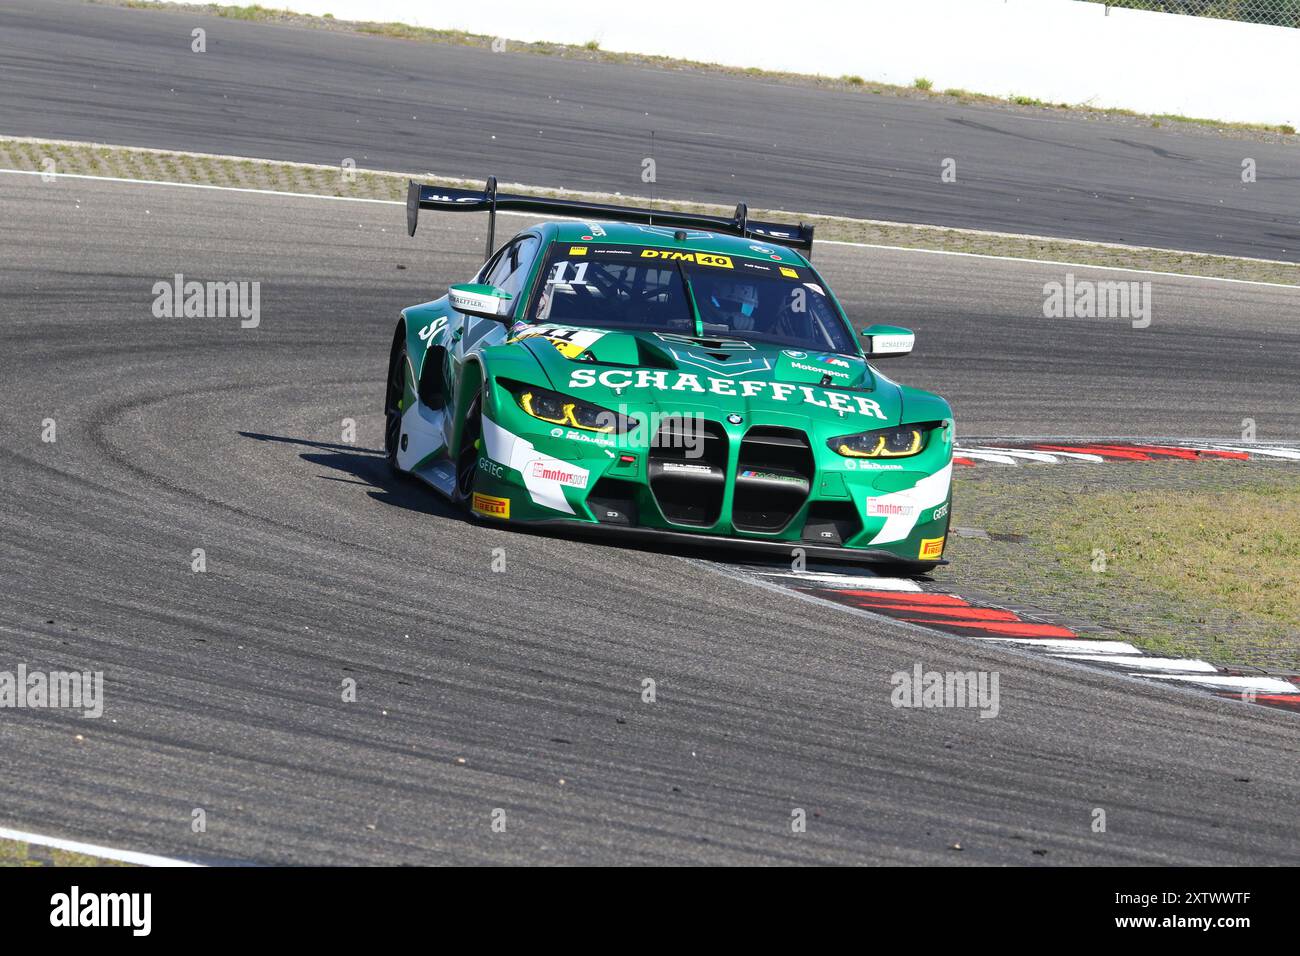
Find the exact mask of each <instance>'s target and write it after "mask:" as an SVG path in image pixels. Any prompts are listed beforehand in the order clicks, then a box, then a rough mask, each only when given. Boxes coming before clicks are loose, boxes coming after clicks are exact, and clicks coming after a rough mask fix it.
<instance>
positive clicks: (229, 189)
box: [0, 169, 406, 206]
mask: <svg viewBox="0 0 1300 956" xmlns="http://www.w3.org/2000/svg"><path fill="white" fill-rule="evenodd" d="M0 173H9V174H10V175H13V176H49V175H51V174H50V173H43V172H39V171H37V170H34V169H0ZM53 176H54V179H53V180H51V182H58V181H59V180H60V179H88V180H91V181H93V182H101V183H130V184H132V185H136V186H175V187H177V188H179V189H212V190H215V191H217V192H226V193H261V194H262V195H263V196H292V197H294V198H296V199H336V200H338V201H339V202H368V203H377V204H378V205H381V206H405V205H406V203H404V202H401V201H400V200H397V199H363V198H361V197H360V196H326V195H324V194H323V193H291V192H283V191H281V190H278V189H252V188H251V187H248V186H211V185H208V184H207V183H173V182H169V181H165V180H159V179H124V178H122V177H120V176H91V175H88V174H86V173H54V174H53Z"/></svg>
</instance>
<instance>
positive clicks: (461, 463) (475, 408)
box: [456, 390, 483, 502]
mask: <svg viewBox="0 0 1300 956" xmlns="http://www.w3.org/2000/svg"><path fill="white" fill-rule="evenodd" d="M482 447H483V392H482V391H481V390H480V391H478V392H475V393H474V397H473V398H472V399H471V400H470V403H469V408H467V409H466V410H465V421H464V423H463V424H462V425H461V428H460V447H459V449H458V451H457V453H456V492H457V494H458V495H459V497H460V500H461V501H462V502H466V501H468V500H469V496H470V492H471V491H473V489H474V475H475V474H476V473H477V471H478V456H479V452H480V450H481V449H482Z"/></svg>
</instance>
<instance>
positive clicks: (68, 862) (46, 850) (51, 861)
mask: <svg viewBox="0 0 1300 956" xmlns="http://www.w3.org/2000/svg"><path fill="white" fill-rule="evenodd" d="M0 866H130V864H128V863H121V862H119V861H117V860H103V859H100V858H99V857H96V856H86V855H85V854H84V853H70V852H69V851H67V850H56V849H54V848H52V847H47V846H37V845H35V844H32V843H21V842H19V841H17V840H0Z"/></svg>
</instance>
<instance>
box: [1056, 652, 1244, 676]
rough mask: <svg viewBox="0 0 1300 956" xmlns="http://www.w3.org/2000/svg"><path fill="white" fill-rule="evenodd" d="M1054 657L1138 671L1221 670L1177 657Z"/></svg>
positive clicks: (1204, 662) (1075, 655)
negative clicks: (1119, 665) (1117, 665)
mask: <svg viewBox="0 0 1300 956" xmlns="http://www.w3.org/2000/svg"><path fill="white" fill-rule="evenodd" d="M1053 656H1054V657H1066V658H1069V659H1070V660H1072V661H1105V662H1106V663H1107V664H1123V665H1124V666H1125V667H1136V668H1137V669H1138V670H1153V671H1183V672H1186V673H1189V674H1190V673H1201V674H1217V673H1218V672H1219V669H1218V668H1217V667H1215V666H1214V665H1213V664H1211V663H1209V662H1207V661H1198V660H1191V659H1188V658H1175V657H1142V656H1136V655H1135V656H1130V655H1127V654H1121V655H1119V656H1116V655H1114V654H1054V655H1053Z"/></svg>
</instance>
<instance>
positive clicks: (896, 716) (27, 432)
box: [0, 176, 1300, 864]
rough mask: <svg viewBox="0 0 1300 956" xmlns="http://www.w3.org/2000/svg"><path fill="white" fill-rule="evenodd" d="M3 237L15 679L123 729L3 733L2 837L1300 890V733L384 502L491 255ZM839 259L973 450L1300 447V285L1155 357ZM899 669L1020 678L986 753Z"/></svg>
mask: <svg viewBox="0 0 1300 956" xmlns="http://www.w3.org/2000/svg"><path fill="white" fill-rule="evenodd" d="M0 210H3V214H4V221H5V223H6V228H5V229H4V230H3V231H0V315H2V316H3V322H2V323H0V426H2V428H0V434H2V435H3V439H2V440H3V444H4V447H3V450H2V452H0V541H2V542H3V547H2V548H0V581H3V593H4V600H3V601H2V602H0V650H2V651H3V653H2V654H0V669H6V670H12V669H13V668H14V666H15V665H16V663H18V662H22V663H26V664H27V666H28V667H29V669H33V670H36V669H68V668H78V669H83V668H84V669H91V670H102V671H104V672H105V675H106V688H105V697H106V703H105V712H104V716H103V717H102V718H101V719H99V720H87V719H84V718H82V717H80V716H76V715H72V714H69V713H67V712H65V711H48V710H46V711H35V710H5V711H3V712H0V752H2V753H3V754H4V755H5V771H6V772H5V773H4V774H3V776H2V777H0V807H2V808H3V810H0V825H5V826H11V827H14V828H17V829H23V830H29V831H37V832H45V833H50V834H53V835H57V836H63V837H71V838H77V839H82V840H87V841H89V842H94V843H100V844H109V845H115V846H120V847H124V848H128V849H133V850H141V851H147V852H152V853H159V854H164V855H170V856H179V857H185V858H197V859H201V860H208V861H251V862H262V863H379V862H386V863H476V862H498V863H504V862H530V863H540V862H598V863H627V862H717V863H742V862H749V863H752V862H843V863H867V862H871V863H946V864H952V863H960V864H1037V863H1047V864H1066V863H1078V864H1082V863H1120V864H1129V863H1132V864H1138V863H1179V864H1196V863H1240V864H1259V863H1286V864H1295V863H1297V862H1300V833H1297V830H1296V827H1295V807H1296V805H1297V799H1298V798H1300V760H1298V759H1297V757H1298V756H1300V753H1298V751H1300V746H1298V744H1297V735H1296V724H1295V718H1294V716H1292V715H1289V714H1282V713H1276V712H1271V711H1268V710H1266V709H1264V708H1258V707H1250V706H1248V705H1245V704H1241V703H1239V702H1234V701H1224V700H1219V699H1215V698H1211V697H1208V696H1202V695H1199V694H1192V693H1187V692H1181V691H1178V690H1176V689H1173V688H1163V687H1153V686H1150V684H1145V683H1144V684H1138V683H1135V682H1133V681H1131V680H1126V679H1123V678H1120V677H1115V676H1110V675H1107V674H1102V673H1098V672H1093V671H1088V670H1084V669H1079V668H1075V667H1071V666H1069V665H1065V664H1062V663H1060V662H1056V661H1047V660H1043V659H1041V658H1035V657H1030V656H1027V655H1022V654H1019V653H1017V652H1015V651H1009V650H1000V649H997V648H994V647H990V646H987V645H981V644H978V643H975V642H972V641H966V640H962V639H959V638H953V637H948V636H943V635H939V634H935V633H931V632H926V631H921V630H917V629H914V628H912V627H910V626H908V625H904V624H900V623H897V622H893V621H889V620H885V619H879V618H876V617H873V616H867V615H856V614H852V613H849V612H847V611H842V610H837V609H834V608H830V607H827V606H825V605H822V604H816V603H810V602H807V601H801V600H798V599H796V598H793V597H791V596H790V595H789V594H788V593H784V592H779V591H776V590H773V589H770V588H765V587H760V586H758V585H755V584H750V583H746V582H745V581H744V580H740V579H737V578H736V577H734V576H733V575H730V574H722V573H718V571H717V570H715V566H714V565H712V564H711V563H710V562H708V561H704V560H700V559H699V558H697V557H683V556H676V555H672V554H665V553H659V552H654V551H643V550H632V549H620V548H614V547H605V546H600V545H595V544H589V543H582V542H578V541H572V540H566V539H561V538H551V537H542V536H533V535H525V534H519V533H513V532H510V531H506V530H504V529H500V528H492V527H484V526H480V525H477V524H474V523H470V522H467V521H466V520H464V519H463V518H462V517H461V516H460V515H459V514H457V513H455V512H453V511H451V510H450V509H449V508H448V507H446V506H445V505H443V504H441V503H440V502H439V501H438V499H436V498H435V497H434V496H433V495H432V494H431V493H429V492H426V491H424V490H422V489H421V488H420V487H419V486H413V485H410V484H407V483H404V482H400V481H395V480H394V479H392V478H391V477H389V475H388V474H387V473H386V470H385V468H384V465H383V462H382V459H381V457H380V455H379V454H378V453H377V452H376V451H375V449H377V448H378V447H379V446H380V443H381V439H380V434H381V416H380V414H379V408H380V400H381V391H382V384H383V378H384V363H385V360H386V351H387V345H388V342H389V336H390V334H391V329H392V324H393V321H394V319H395V317H396V312H397V309H398V308H399V307H400V306H401V305H403V304H407V303H410V302H415V301H419V300H421V299H423V298H428V297H431V296H432V295H434V294H436V293H437V292H438V291H439V290H440V289H441V288H443V287H445V285H446V284H447V283H448V282H449V281H450V280H452V279H458V278H462V277H463V276H465V275H467V274H468V273H469V272H470V270H471V269H472V268H473V267H474V266H475V265H476V264H477V263H476V260H475V256H474V253H473V251H472V250H476V249H477V248H478V240H477V239H476V237H478V236H481V235H482V232H481V229H482V223H481V220H480V219H479V218H478V217H476V216H468V215H467V216H460V217H444V219H442V220H438V221H435V219H434V217H429V221H428V222H427V223H424V224H422V227H421V232H420V234H419V236H418V237H417V238H416V239H413V240H412V239H408V238H407V237H406V236H405V233H404V230H403V210H402V208H401V207H400V206H392V205H373V204H362V203H348V202H338V201H326V200H315V199H304V198H291V197H270V196H263V195H252V194H241V193H233V192H216V191H203V190H195V189H183V188H176V187H165V186H151V185H126V184H118V183H92V182H84V181H81V182H79V181H72V180H61V181H58V182H54V183H42V182H41V181H40V180H39V179H38V178H37V177H25V176H0ZM516 221H517V222H519V223H520V224H522V220H516ZM467 249H468V250H471V251H470V252H466V251H464V250H467ZM819 262H820V264H821V266H822V267H823V268H824V269H825V270H826V272H827V274H828V276H829V278H830V279H831V281H832V282H834V283H835V284H836V285H837V287H838V289H839V291H840V293H841V295H842V296H843V297H844V298H845V300H846V302H847V304H848V307H849V308H850V309H851V310H853V311H855V312H859V313H864V314H866V313H872V314H878V315H879V316H881V317H883V314H885V313H886V312H889V311H891V310H897V309H899V308H903V309H910V312H909V313H908V315H907V319H908V321H913V320H915V324H916V325H917V326H918V329H919V331H920V343H919V352H918V354H917V355H916V356H915V357H914V361H913V360H909V361H908V362H907V363H899V365H897V366H896V367H895V369H896V371H897V372H898V373H899V375H900V376H902V377H905V378H906V379H907V380H909V381H913V382H916V383H918V384H930V385H934V386H936V387H944V388H947V389H948V391H949V394H950V395H951V397H952V399H953V401H954V404H955V406H956V408H957V410H958V415H959V416H962V421H963V422H964V423H966V428H965V431H966V432H967V433H974V432H976V431H978V432H981V433H986V434H987V433H997V432H1004V433H1022V432H1042V431H1047V430H1058V427H1060V428H1065V429H1068V430H1076V431H1080V432H1084V431H1100V430H1105V431H1107V432H1109V433H1115V432H1123V431H1127V430H1130V429H1131V430H1133V431H1135V432H1147V431H1161V432H1171V431H1172V432H1179V433H1185V434H1197V433H1209V432H1216V431H1220V430H1225V429H1226V428H1227V426H1225V425H1224V424H1223V422H1224V420H1225V419H1226V420H1228V421H1229V422H1231V421H1232V420H1233V419H1236V418H1238V417H1239V416H1240V415H1242V414H1244V412H1243V411H1242V407H1239V406H1238V405H1236V404H1232V402H1237V398H1235V397H1234V398H1232V399H1231V402H1230V401H1229V398H1228V396H1230V395H1232V394H1233V391H1234V387H1233V386H1232V385H1231V383H1232V382H1238V383H1240V382H1242V381H1245V380H1247V379H1250V380H1252V381H1254V382H1257V383H1264V382H1271V383H1272V386H1271V387H1269V388H1266V389H1260V390H1259V391H1262V392H1265V393H1266V395H1265V396H1263V397H1255V396H1254V394H1253V392H1252V395H1251V396H1250V399H1249V400H1250V401H1251V402H1252V403H1254V404H1252V405H1251V406H1249V407H1251V408H1253V410H1254V411H1255V414H1256V416H1258V417H1259V418H1260V419H1261V422H1263V421H1268V422H1270V423H1271V424H1270V427H1271V428H1275V429H1276V430H1277V432H1278V433H1279V434H1285V435H1286V437H1289V438H1294V437H1295V436H1297V435H1300V418H1298V417H1297V415H1298V413H1297V411H1296V410H1295V408H1294V407H1293V403H1291V402H1289V401H1288V400H1287V398H1288V396H1294V394H1295V386H1296V385H1297V384H1298V383H1297V378H1298V377H1300V370H1297V369H1296V368H1295V365H1294V363H1291V364H1290V365H1287V364H1285V363H1283V362H1282V361H1281V360H1274V359H1270V358H1269V356H1270V355H1272V354H1273V353H1274V351H1280V350H1281V346H1285V347H1286V348H1288V349H1290V351H1291V354H1293V355H1294V354H1295V345H1296V344H1297V343H1296V340H1295V335H1296V333H1295V331H1294V329H1295V324H1294V314H1295V309H1296V303H1297V296H1300V293H1297V291H1296V290H1294V289H1279V288H1267V287H1261V286H1242V285H1231V284H1224V283H1208V282H1204V281H1200V280H1181V279H1180V280H1160V279H1156V280H1153V281H1155V282H1156V292H1157V296H1158V297H1157V300H1156V301H1157V312H1156V316H1155V319H1154V321H1153V324H1152V326H1151V328H1150V329H1147V330H1141V331H1139V330H1132V329H1127V328H1124V327H1123V323H1119V325H1118V326H1116V325H1115V324H1114V323H1111V324H1110V325H1108V324H1107V323H1105V322H1098V321H1097V320H1091V321H1090V320H1074V321H1071V320H1061V321H1059V322H1057V323H1055V324H1050V323H1045V321H1044V320H1043V319H1042V318H1041V317H1038V318H1035V313H1036V311H1037V310H1038V309H1039V308H1040V304H1041V285H1042V283H1043V282H1044V281H1047V279H1048V278H1050V277H1052V276H1054V275H1055V274H1056V272H1058V271H1059V270H1053V269H1052V268H1050V267H1043V266H1035V265H1030V264H1025V263H1007V262H987V261H983V260H973V259H962V258H954V257H941V256H925V255H919V254H905V253H887V252H882V251H872V250H862V249H854V248H847V247H830V246H827V247H824V249H823V250H822V251H821V252H820V253H819ZM399 266H406V268H405V269H399V268H398V267H399ZM177 272H179V273H183V274H184V275H185V276H186V277H187V278H196V279H222V280H224V279H249V280H258V281H260V282H261V283H262V287H261V307H262V320H261V326H260V327H259V328H257V329H240V328H239V327H238V323H237V321H236V320H219V319H218V320H213V319H189V320H184V319H181V320H167V319H157V318H154V317H153V315H152V314H151V309H150V306H151V304H152V301H153V293H152V287H153V284H154V283H155V282H157V281H159V280H160V279H163V280H165V279H168V278H170V277H171V276H172V275H173V274H174V273H177ZM1099 275H1104V274H1099ZM904 301H907V302H911V303H913V304H912V305H910V306H901V305H900V303H902V302H904ZM1162 302H1163V303H1165V305H1164V306H1161V305H1160V303H1162ZM1162 308H1163V309H1164V310H1165V312H1166V317H1164V318H1162V317H1161V309H1162ZM1288 310H1290V311H1289V312H1288ZM1288 323H1289V324H1288ZM1288 329H1289V330H1290V331H1288ZM945 336H946V337H945ZM1162 336H1163V338H1162ZM1279 339H1280V340H1281V343H1280V345H1279ZM1121 343H1122V347H1121ZM1161 356H1163V357H1164V358H1165V360H1164V361H1163V362H1161V361H1157V358H1159V357H1161ZM1235 361H1240V362H1242V363H1251V364H1250V365H1249V366H1248V367H1247V366H1246V365H1245V364H1243V366H1242V367H1231V363H1232V362H1235ZM1225 366H1226V367H1225ZM1235 392H1236V393H1240V392H1241V387H1240V386H1236V387H1235ZM1008 395H1009V396H1011V397H1008ZM1026 396H1028V397H1032V398H1033V399H1034V401H1033V402H1032V403H1030V404H1021V403H1019V402H1018V401H1017V400H1016V398H1017V397H1026ZM1243 401H1244V399H1243ZM46 418H54V419H55V420H56V422H57V428H58V432H57V441H56V442H54V443H52V444H50V443H43V442H42V441H41V440H40V432H41V423H42V420H43V419H46ZM344 418H354V419H356V421H357V423H358V436H357V443H356V444H355V445H349V444H345V443H343V442H342V441H341V437H342V436H341V423H342V420H343V419H344ZM1260 427H1261V437H1264V436H1265V435H1266V434H1269V433H1268V429H1266V428H1265V427H1264V425H1263V424H1261V426H1260ZM195 548H203V549H205V551H206V556H207V566H208V571H207V573H205V574H195V573H193V572H192V571H191V570H190V562H191V553H192V550H193V549H195ZM495 548H502V549H504V555H505V559H506V570H505V572H503V573H494V572H492V571H491V565H492V561H493V557H494V555H493V549H495ZM918 661H920V662H922V663H923V664H924V666H925V667H926V668H927V669H936V670H944V671H948V670H963V671H964V670H991V671H997V672H999V673H1000V675H1001V678H1000V680H1001V713H1000V715H999V716H998V717H997V718H996V719H991V720H990V719H980V718H979V717H978V715H977V713H976V712H975V711H973V710H964V709H963V710H942V709H939V710H935V709H926V710H908V709H895V708H894V707H892V706H891V703H890V690H891V687H890V684H889V677H890V675H891V674H892V673H894V672H896V671H900V670H910V669H911V668H912V666H913V665H914V664H915V663H916V662H918ZM647 677H649V678H652V679H654V680H655V681H656V682H657V695H656V696H657V700H656V702H654V703H643V702H642V700H641V690H642V681H643V679H645V678H647ZM346 678H352V679H355V680H356V682H357V696H358V699H357V701H356V702H355V703H344V702H343V701H342V700H341V690H340V688H341V683H342V681H343V680H345V679H346ZM78 735H81V737H82V738H83V739H80V740H79V739H78ZM460 760H463V761H464V762H463V763H461V762H458V761H460ZM1097 807H1100V808H1103V809H1105V810H1106V813H1107V824H1108V827H1107V832H1106V833H1104V834H1099V833H1093V832H1092V830H1091V827H1090V825H1091V823H1092V819H1093V816H1092V811H1093V809H1094V808H1097ZM195 808H202V809H204V810H205V812H206V815H207V832H206V833H204V834H193V833H192V832H191V825H190V824H191V813H192V811H193V810H194V809H195ZM795 808H803V809H805V810H806V811H807V813H808V821H809V825H808V832H807V833H804V834H801V835H795V834H793V833H792V832H791V826H790V821H791V813H792V811H793V810H794V809H795ZM495 809H501V810H504V811H505V813H506V821H507V828H506V831H505V832H504V833H494V832H493V830H492V828H491V814H492V812H493V810H495ZM954 844H960V845H961V847H962V850H961V852H956V851H954V850H952V849H950V847H951V846H952V845H954ZM1040 850H1041V851H1046V854H1045V855H1038V854H1036V852H1035V851H1040Z"/></svg>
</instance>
